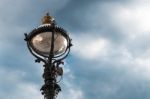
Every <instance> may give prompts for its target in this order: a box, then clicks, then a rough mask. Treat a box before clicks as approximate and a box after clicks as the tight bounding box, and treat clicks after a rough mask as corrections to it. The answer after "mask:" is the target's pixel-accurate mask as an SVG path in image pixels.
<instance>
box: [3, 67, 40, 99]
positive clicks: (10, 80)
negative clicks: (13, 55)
mask: <svg viewBox="0 0 150 99" xmlns="http://www.w3.org/2000/svg"><path fill="white" fill-rule="evenodd" d="M0 75H1V77H0V81H1V82H0V86H1V89H0V98H1V99H18V98H21V99H29V98H32V99H37V98H41V99H42V96H41V94H40V91H39V89H38V86H37V85H36V84H32V83H29V82H25V81H23V80H22V78H23V77H24V76H25V73H24V72H21V71H13V70H10V69H6V68H5V69H4V68H2V67H1V68H0ZM2 76H3V77H2Z"/></svg>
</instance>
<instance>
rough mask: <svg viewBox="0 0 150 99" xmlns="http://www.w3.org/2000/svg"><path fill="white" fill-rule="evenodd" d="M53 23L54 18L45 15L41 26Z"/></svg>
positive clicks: (47, 14)
mask: <svg viewBox="0 0 150 99" xmlns="http://www.w3.org/2000/svg"><path fill="white" fill-rule="evenodd" d="M53 22H54V18H53V17H52V16H50V15H49V13H46V15H45V16H44V17H43V18H42V24H52V23H53Z"/></svg>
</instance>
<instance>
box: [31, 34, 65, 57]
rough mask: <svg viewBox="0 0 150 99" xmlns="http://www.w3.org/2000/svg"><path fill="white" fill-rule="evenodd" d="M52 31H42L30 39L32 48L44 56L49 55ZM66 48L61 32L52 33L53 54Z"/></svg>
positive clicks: (59, 52)
mask: <svg viewBox="0 0 150 99" xmlns="http://www.w3.org/2000/svg"><path fill="white" fill-rule="evenodd" d="M51 40H52V32H44V33H41V34H38V35H36V36H35V37H33V38H32V39H31V43H32V45H33V47H34V48H33V49H34V50H35V52H38V53H40V54H42V55H44V56H49V53H50V49H51ZM66 48H67V40H66V38H65V37H63V36H62V35H61V33H59V32H56V33H54V52H53V53H54V55H58V54H61V53H63V52H64V51H65V50H66Z"/></svg>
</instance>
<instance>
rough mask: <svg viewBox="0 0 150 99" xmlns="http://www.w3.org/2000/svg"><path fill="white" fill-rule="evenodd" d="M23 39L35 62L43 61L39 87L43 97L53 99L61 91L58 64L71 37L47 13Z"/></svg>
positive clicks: (60, 62)
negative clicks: (42, 82)
mask: <svg viewBox="0 0 150 99" xmlns="http://www.w3.org/2000/svg"><path fill="white" fill-rule="evenodd" d="M25 41H26V43H27V47H28V49H29V51H30V52H31V54H32V55H33V56H34V57H36V60H35V62H41V61H42V62H43V63H44V65H43V67H44V73H43V78H44V85H43V86H42V88H41V91H42V95H44V99H55V98H56V96H57V95H58V93H59V92H60V91H61V88H60V86H59V85H58V81H57V77H58V76H62V75H63V69H62V67H60V64H63V62H62V60H63V59H65V58H66V57H67V56H68V54H69V52H70V47H71V46H72V44H71V39H70V37H69V35H68V34H67V32H66V31H65V30H64V29H63V28H61V27H58V26H57V25H56V22H55V20H54V18H53V17H51V16H50V15H49V13H47V14H46V15H45V16H44V17H43V19H42V25H40V26H39V27H38V28H35V29H34V30H32V31H31V32H30V33H29V34H26V33H25Z"/></svg>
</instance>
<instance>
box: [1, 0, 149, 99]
mask: <svg viewBox="0 0 150 99" xmlns="http://www.w3.org/2000/svg"><path fill="white" fill-rule="evenodd" d="M47 11H49V12H50V14H51V15H52V16H54V17H55V19H56V22H57V23H58V25H59V26H61V27H63V28H64V29H66V30H67V31H68V32H69V33H70V36H71V38H72V39H73V45H74V46H73V47H72V50H71V53H70V55H69V56H68V57H67V58H66V59H65V66H63V68H64V72H65V74H64V77H63V80H62V81H61V83H60V84H61V87H62V92H61V93H59V96H58V97H57V98H58V99H70V98H72V99H150V94H149V93H150V45H149V42H150V1H149V0H1V3H0V13H1V15H0V99H20V98H21V99H43V96H42V95H41V93H40V87H41V86H42V85H43V79H42V73H43V67H42V65H43V64H42V63H41V64H37V63H34V59H35V58H34V57H33V56H32V55H31V54H30V53H29V51H28V49H27V47H26V43H25V41H24V33H29V32H30V31H31V30H32V29H34V28H36V27H37V26H39V25H40V24H41V18H42V16H43V15H44V14H45V13H46V12H47Z"/></svg>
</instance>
